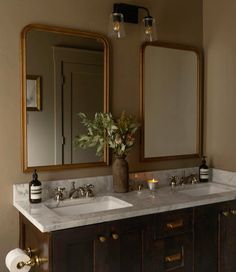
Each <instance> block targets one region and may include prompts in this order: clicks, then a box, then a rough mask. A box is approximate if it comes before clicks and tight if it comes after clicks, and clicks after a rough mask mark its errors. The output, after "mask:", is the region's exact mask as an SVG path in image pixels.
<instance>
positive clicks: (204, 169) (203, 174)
mask: <svg viewBox="0 0 236 272" xmlns="http://www.w3.org/2000/svg"><path fill="white" fill-rule="evenodd" d="M208 180H209V168H208V166H207V164H206V156H203V157H202V163H201V165H200V166H199V181H200V182H208Z"/></svg>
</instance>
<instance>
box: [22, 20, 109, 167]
mask: <svg viewBox="0 0 236 272" xmlns="http://www.w3.org/2000/svg"><path fill="white" fill-rule="evenodd" d="M108 57H109V52H108V42H107V39H106V38H105V37H104V36H102V35H100V34H96V33H88V32H82V31H78V30H73V29H64V28H58V27H50V26H42V25H30V26H27V27H25V28H24V30H23V31H22V100H23V101H22V107H23V108H22V111H23V146H24V150H23V162H24V170H25V171H28V170H29V171H31V169H33V168H38V169H48V168H50V170H51V169H57V168H68V167H87V166H99V165H107V164H108V151H107V149H106V150H104V157H103V159H102V160H101V159H100V158H98V157H97V156H96V155H95V149H86V150H83V149H80V148H77V149H75V148H74V146H73V139H74V138H75V136H76V135H78V134H82V133H83V132H84V128H83V127H82V125H81V123H80V119H79V117H78V113H79V112H84V113H86V114H87V115H88V117H93V116H94V114H95V112H107V111H108V61H109V60H108Z"/></svg>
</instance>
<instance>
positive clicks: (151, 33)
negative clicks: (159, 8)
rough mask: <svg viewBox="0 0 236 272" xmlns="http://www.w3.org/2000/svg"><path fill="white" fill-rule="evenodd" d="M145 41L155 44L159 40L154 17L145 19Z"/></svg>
mask: <svg viewBox="0 0 236 272" xmlns="http://www.w3.org/2000/svg"><path fill="white" fill-rule="evenodd" d="M142 35H143V40H144V41H145V42H153V41H156V40H157V35H156V23H155V19H154V18H153V17H152V16H147V17H145V18H144V19H143V34H142Z"/></svg>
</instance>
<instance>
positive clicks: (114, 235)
mask: <svg viewBox="0 0 236 272" xmlns="http://www.w3.org/2000/svg"><path fill="white" fill-rule="evenodd" d="M111 236H112V238H113V240H118V239H119V235H118V234H117V233H112V234H111Z"/></svg>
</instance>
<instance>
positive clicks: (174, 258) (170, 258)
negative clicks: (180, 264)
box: [165, 253, 182, 263]
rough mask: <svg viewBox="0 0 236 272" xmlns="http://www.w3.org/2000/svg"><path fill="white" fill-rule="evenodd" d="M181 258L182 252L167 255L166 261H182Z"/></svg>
mask: <svg viewBox="0 0 236 272" xmlns="http://www.w3.org/2000/svg"><path fill="white" fill-rule="evenodd" d="M181 259H182V255H181V253H177V254H174V255H170V256H167V257H165V262H166V263H172V262H177V261H181Z"/></svg>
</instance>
